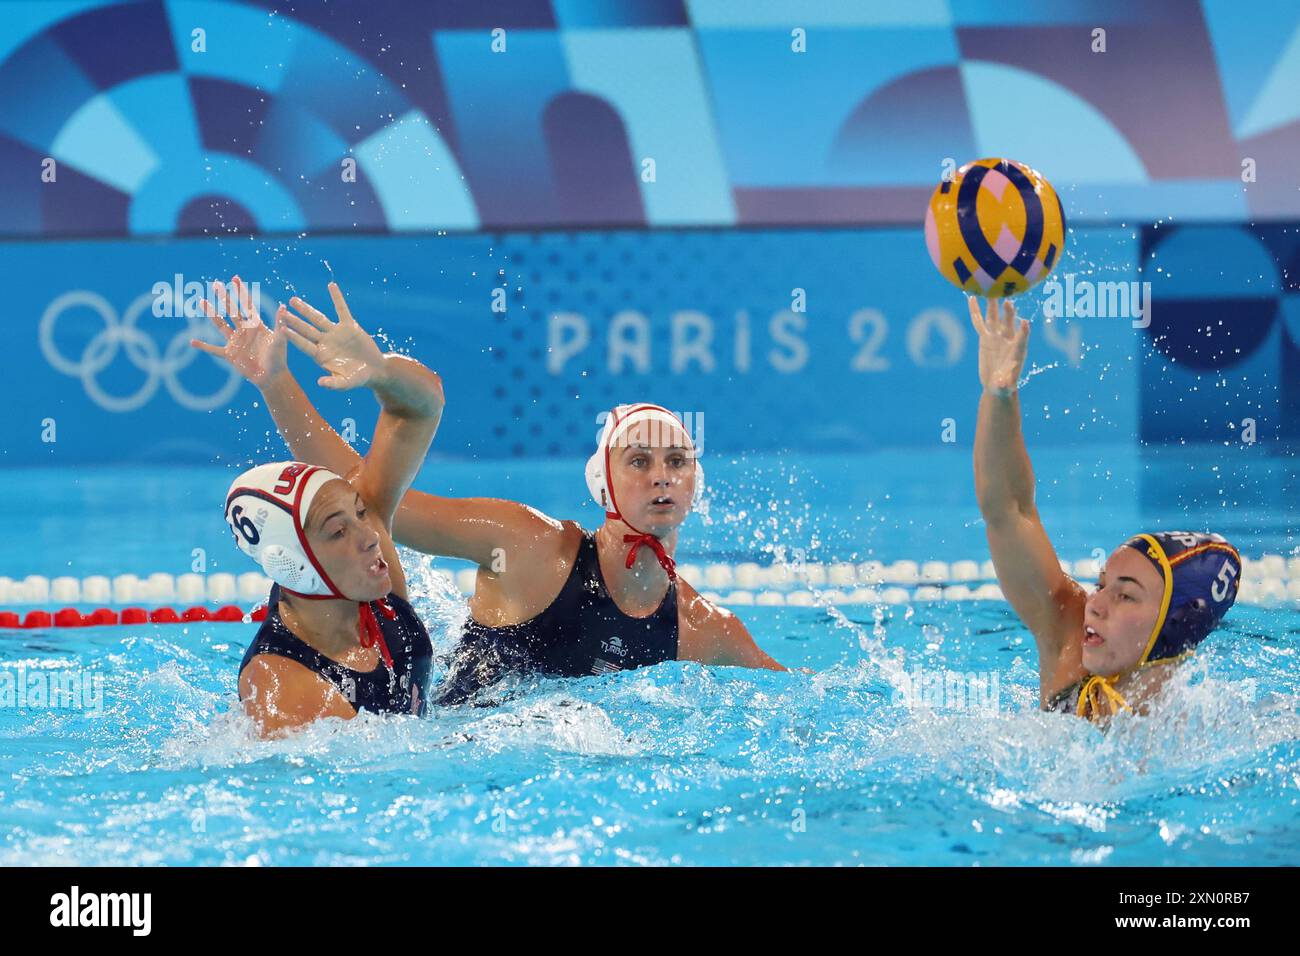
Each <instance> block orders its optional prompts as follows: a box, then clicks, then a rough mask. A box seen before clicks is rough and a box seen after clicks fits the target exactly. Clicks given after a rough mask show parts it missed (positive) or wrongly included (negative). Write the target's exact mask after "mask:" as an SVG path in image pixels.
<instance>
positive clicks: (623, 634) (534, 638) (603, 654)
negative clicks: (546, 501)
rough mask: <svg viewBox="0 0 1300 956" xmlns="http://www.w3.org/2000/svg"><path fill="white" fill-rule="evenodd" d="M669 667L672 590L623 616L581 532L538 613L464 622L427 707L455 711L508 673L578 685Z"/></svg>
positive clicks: (591, 540) (673, 647)
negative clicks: (568, 564)
mask: <svg viewBox="0 0 1300 956" xmlns="http://www.w3.org/2000/svg"><path fill="white" fill-rule="evenodd" d="M676 659H677V585H676V583H675V582H672V581H670V582H669V584H668V593H667V594H665V595H664V599H663V601H661V602H660V604H659V607H658V608H656V609H655V611H654V613H653V614H650V615H648V616H646V617H631V616H629V615H627V614H624V613H623V612H622V611H621V610H619V608H618V605H617V604H615V603H614V599H613V598H611V597H610V596H609V591H608V590H607V589H606V588H605V579H604V576H603V575H602V574H601V573H600V558H599V557H598V555H597V553H596V539H595V536H594V535H593V534H592V533H590V532H583V535H582V542H581V544H579V546H578V554H577V556H576V557H575V558H574V561H573V569H572V570H571V571H570V572H569V577H568V579H567V580H565V582H564V587H563V588H562V589H561V590H560V593H559V594H558V595H557V596H556V598H555V600H554V601H552V602H551V603H550V605H549V606H548V607H547V608H546V610H544V611H542V612H541V613H540V614H538V615H537V616H536V617H533V618H530V619H529V620H527V621H524V622H523V623H521V624H511V625H507V626H505V627H488V626H487V625H485V624H480V623H479V622H478V621H475V620H474V619H473V618H470V619H469V620H468V621H466V622H465V630H464V632H463V633H462V635H461V640H460V644H458V645H457V646H456V650H455V651H454V652H453V653H452V657H451V661H450V665H449V668H448V672H447V676H446V678H445V679H444V680H443V682H442V684H441V685H440V686H439V688H438V689H437V690H436V691H435V692H434V693H435V703H439V704H459V703H463V702H464V701H465V700H467V699H468V698H469V697H471V696H472V695H473V694H474V693H476V692H477V691H478V690H480V689H481V688H483V687H486V686H488V685H489V684H492V683H494V682H495V681H497V680H498V679H499V678H501V677H502V676H504V675H505V674H507V673H510V672H516V673H519V672H523V673H529V672H531V673H540V674H546V675H549V676H554V677H585V676H589V675H591V674H607V673H610V672H612V671H618V670H628V669H631V668H633V667H646V666H648V665H650V664H658V663H660V662H662V661H673V660H676Z"/></svg>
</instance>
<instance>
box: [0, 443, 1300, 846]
mask: <svg viewBox="0 0 1300 956" xmlns="http://www.w3.org/2000/svg"><path fill="white" fill-rule="evenodd" d="M708 464H709V478H710V483H711V487H712V489H713V490H712V492H711V501H710V511H709V516H708V519H707V521H705V520H701V519H700V518H692V519H691V522H690V523H689V524H688V525H687V527H686V529H685V530H684V532H683V542H682V547H681V549H680V551H679V559H680V560H682V561H686V562H693V563H705V562H708V561H714V560H718V561H741V560H760V561H765V560H767V559H769V557H770V555H768V556H766V557H765V552H764V549H765V548H770V547H771V546H773V545H779V546H784V547H786V548H804V549H805V550H806V553H807V559H808V560H810V561H829V560H832V559H849V558H853V559H856V560H867V559H869V558H874V559H879V560H884V561H892V560H898V559H904V558H906V559H912V560H917V561H923V560H928V559H941V560H956V559H960V558H976V559H982V558H984V557H986V556H987V549H986V547H985V545H984V542H983V532H982V528H981V527H980V525H979V523H978V520H977V517H978V516H977V513H976V511H975V506H974V499H973V494H972V492H971V490H970V462H969V452H968V451H963V450H959V449H952V450H951V451H948V450H945V451H943V452H938V451H936V452H915V451H909V452H906V453H904V452H882V453H880V454H877V455H871V456H862V457H837V458H813V457H801V456H784V457H782V458H779V459H778V458H773V457H748V458H735V459H734V460H733V459H732V458H729V457H725V456H721V455H719V456H716V457H715V458H714V459H713V460H711V461H710V462H709V463H708ZM1035 464H1036V466H1037V469H1038V475H1039V483H1040V507H1041V510H1042V512H1043V515H1044V520H1045V522H1046V524H1047V526H1048V529H1049V532H1051V533H1052V534H1053V537H1054V540H1055V541H1056V542H1057V545H1058V550H1059V551H1060V553H1061V554H1062V556H1063V557H1068V558H1080V557H1087V556H1089V554H1090V553H1091V551H1092V549H1093V548H1094V547H1102V548H1106V549H1109V548H1110V547H1113V545H1114V544H1116V543H1117V542H1118V541H1119V540H1121V539H1122V538H1123V536H1125V535H1126V534H1128V533H1130V532H1132V531H1133V530H1135V529H1136V528H1137V527H1138V526H1139V525H1151V526H1156V525H1158V526H1162V527H1170V526H1173V525H1180V526H1196V527H1205V526H1212V527H1214V528H1216V529H1221V530H1223V531H1224V533H1226V534H1228V535H1229V537H1230V538H1232V539H1233V540H1234V542H1235V543H1236V544H1238V546H1239V547H1241V549H1242V551H1243V552H1244V553H1245V554H1247V555H1257V554H1260V553H1263V552H1270V553H1282V554H1293V553H1295V549H1296V545H1297V540H1296V528H1297V514H1296V508H1297V505H1296V502H1297V501H1300V495H1296V494H1295V493H1294V492H1295V490H1296V487H1297V485H1296V470H1297V469H1296V467H1295V464H1294V460H1293V459H1292V458H1289V457H1285V456H1272V457H1270V456H1267V455H1263V454H1259V455H1249V454H1244V453H1243V451H1242V450H1240V449H1217V450H1208V451H1207V450H1197V451H1192V450H1181V451H1163V452H1160V453H1155V452H1145V453H1144V452H1138V451H1133V450H1130V449H1087V450H1078V449H1076V450H1073V451H1064V450H1061V451H1047V450H1044V451H1041V452H1039V453H1037V454H1036V455H1035ZM236 467H238V465H237V464H232V466H231V467H230V468H229V469H222V468H216V467H214V468H210V469H168V470H167V471H165V472H160V471H157V470H150V471H146V470H143V469H102V470H93V471H84V472H80V473H77V472H70V471H63V470H57V469H43V470H11V471H5V472H0V488H2V489H3V490H4V492H5V494H4V495H2V496H0V502H2V503H0V520H3V521H4V526H5V527H6V528H7V529H10V531H9V533H7V534H6V537H5V539H4V543H3V546H2V547H0V575H7V576H11V577H13V576H22V575H25V574H28V573H41V574H46V575H49V576H54V575H58V574H72V575H76V576H85V575H90V574H110V575H111V574H116V573H123V572H133V573H140V574H143V573H149V572H154V571H168V572H170V573H174V574H181V573H186V572H188V571H190V570H191V567H192V562H193V561H194V560H195V559H196V558H195V550H194V549H196V548H197V549H202V557H203V558H204V559H205V560H206V562H207V564H206V568H207V570H208V571H232V572H235V573H239V572H242V571H245V570H248V569H249V567H250V566H249V565H247V564H245V563H244V562H245V561H246V559H244V558H243V557H242V555H239V554H238V553H237V552H235V550H234V548H233V547H232V546H231V545H230V543H229V541H228V540H227V534H228V533H227V532H226V530H225V528H224V526H223V525H222V523H221V518H220V503H221V499H222V495H223V494H224V492H225V488H226V486H227V483H228V481H229V479H230V477H231V476H232V475H233V473H234V469H235V468H236ZM417 486H418V487H421V488H423V489H426V490H430V491H439V492H444V493H448V494H453V495H460V494H493V495H506V496H510V497H515V498H518V499H520V500H524V501H527V502H529V503H531V504H534V505H536V506H538V507H541V508H543V509H544V510H548V511H550V512H551V513H552V514H556V515H558V516H561V517H576V518H583V519H586V521H587V522H588V523H591V522H594V520H595V519H596V517H597V512H596V509H595V506H594V505H592V504H591V503H590V502H589V501H586V500H585V489H584V488H583V486H582V480H581V463H580V462H578V461H570V460H564V461H532V462H504V463H465V462H459V463H458V462H450V461H439V460H436V459H435V460H431V461H430V462H429V463H427V465H426V467H425V469H424V471H423V473H422V475H421V477H420V479H419V480H418V481H417ZM408 556H409V561H408V564H407V566H408V574H409V575H410V577H411V582H412V587H411V591H412V601H413V603H414V604H415V605H416V607H417V608H418V609H419V610H420V611H421V612H422V614H423V615H424V616H425V619H426V622H427V623H428V625H429V629H430V632H431V633H432V634H433V635H434V640H435V644H436V645H437V647H438V648H439V649H440V650H447V649H449V648H450V647H451V646H452V644H453V643H454V641H455V635H456V630H457V626H458V623H459V621H460V620H461V619H462V618H463V615H464V613H465V607H464V600H463V598H462V597H461V596H460V595H459V594H458V593H457V592H455V591H454V590H453V589H451V588H450V587H449V586H448V584H447V582H446V580H445V579H444V578H441V577H438V576H435V575H433V574H431V573H430V572H429V569H430V568H431V567H454V566H456V565H453V564H449V563H445V562H441V561H439V562H430V561H428V560H427V559H424V558H422V557H419V556H415V555H410V554H409V553H408ZM736 610H737V612H738V613H739V614H740V615H741V616H742V617H743V618H744V620H745V621H746V623H747V624H748V625H749V627H750V630H751V631H752V632H753V633H754V635H755V637H756V638H757V639H758V641H759V643H760V644H761V645H762V646H763V647H764V649H765V650H767V651H768V652H769V653H771V654H772V655H774V656H775V657H776V658H777V659H778V660H780V661H782V662H783V663H785V664H787V665H790V666H807V667H810V668H812V669H814V671H815V673H814V674H811V675H809V674H803V673H771V672H762V671H745V670H739V669H733V668H713V669H710V668H704V667H700V666H698V665H694V664H682V663H669V664H663V665H659V666H657V667H653V668H646V669H643V670H638V671H632V672H627V673H619V674H613V675H608V676H604V677H594V678H587V679H582V680H539V679H526V680H519V681H515V682H513V683H511V684H510V685H509V686H507V687H505V688H503V689H502V690H501V692H500V693H498V694H496V695H495V696H496V697H499V698H500V699H501V703H500V704H499V705H498V706H495V707H460V708H449V709H443V710H436V711H434V712H433V713H432V714H431V715H430V716H429V717H427V718H425V719H418V718H412V717H375V716H372V715H362V716H361V717H359V718H358V719H356V720H354V721H351V722H347V723H340V722H327V723H324V724H320V725H317V726H315V727H313V728H310V729H308V730H307V731H305V732H303V733H302V734H299V735H297V736H296V737H294V738H292V739H289V740H283V741H273V742H262V741H256V740H254V739H252V738H251V737H250V736H249V734H248V727H247V724H246V722H245V720H244V718H243V717H242V716H241V715H239V714H238V713H237V712H236V711H235V710H234V709H233V708H232V705H233V702H234V696H235V678H236V674H235V668H236V667H237V665H238V662H239V660H240V658H241V656H242V654H243V650H244V648H245V646H246V644H247V642H248V640H249V639H251V637H252V634H253V630H254V628H253V626H248V625H239V624H191V625H184V626H181V625H142V626H133V627H121V626H120V627H108V628H97V629H78V630H46V631H0V662H3V664H4V665H6V667H8V668H10V669H16V668H18V667H22V668H24V669H26V670H27V671H28V672H31V671H37V670H42V669H43V670H45V671H46V672H52V671H64V670H77V671H79V672H81V673H93V674H98V675H102V678H103V689H104V697H103V707H102V713H100V714H99V715H98V716H91V715H88V714H86V713H83V712H78V711H68V710H64V711H58V710H52V709H32V708H27V709H17V708H0V834H3V839H2V840H0V864H52V863H75V864H133V863H139V864H161V863H167V864H241V865H242V864H253V865H257V864H261V865H274V864H326V863H342V864H352V863H370V864H398V863H402V864H482V863H488V864H490V863H505V864H524V863H545V864H620V863H623V864H668V863H684V864H727V863H737V864H860V863H865V864H926V865H930V864H935V865H960V866H969V865H977V864H978V865H998V864H1009V865H1017V864H1067V865H1068V864H1074V865H1089V866H1091V865H1126V864H1156V865H1159V864H1245V865H1253V864H1283V863H1289V864H1294V863H1296V862H1298V861H1300V804H1298V803H1297V799H1298V797H1300V715H1297V712H1296V705H1297V701H1298V700H1300V696H1298V695H1297V691H1298V690H1300V688H1298V687H1297V683H1298V681H1300V677H1298V669H1297V666H1296V654H1297V644H1298V643H1300V611H1297V610H1296V608H1295V607H1294V606H1293V605H1291V606H1284V607H1272V608H1263V607H1248V606H1238V607H1237V608H1235V609H1234V610H1233V611H1232V612H1231V613H1230V615H1229V617H1228V619H1227V622H1226V626H1225V628H1224V629H1223V630H1222V631H1221V632H1218V633H1216V634H1215V635H1214V636H1213V637H1212V638H1211V639H1210V640H1209V641H1208V642H1207V644H1206V645H1205V649H1204V651H1203V653H1202V654H1201V655H1199V658H1198V660H1197V662H1196V664H1195V665H1194V666H1193V667H1190V668H1188V669H1187V673H1186V675H1185V679H1184V680H1182V681H1180V682H1178V683H1177V684H1176V686H1175V687H1174V688H1173V689H1172V690H1171V691H1170V693H1169V695H1168V699H1167V700H1166V702H1165V706H1164V707H1163V708H1162V710H1161V712H1160V714H1158V715H1157V716H1155V717H1152V718H1147V719H1143V720H1130V719H1128V718H1124V717H1121V718H1120V719H1118V720H1117V721H1116V724H1115V726H1114V727H1113V728H1112V730H1111V731H1110V732H1109V733H1106V734H1102V733H1100V732H1099V731H1097V730H1095V729H1094V728H1093V727H1091V726H1090V725H1089V724H1087V723H1085V722H1084V721H1080V720H1076V719H1070V718H1065V717H1061V716H1054V715H1045V714H1040V713H1038V712H1037V711H1036V709H1035V704H1036V686H1037V676H1036V668H1035V654H1034V649H1033V644H1032V639H1031V638H1030V637H1029V635H1028V634H1027V632H1026V631H1025V630H1024V628H1023V627H1021V626H1020V625H1019V623H1018V622H1017V621H1016V620H1015V618H1014V617H1013V616H1012V615H1011V613H1010V611H1009V609H1008V608H1007V606H1006V605H1005V604H1003V603H1001V602H933V603H930V602H919V603H916V604H915V605H913V606H907V605H896V606H881V607H878V608H877V607H872V606H865V605H864V606H850V607H843V608H838V609H837V608H834V607H829V606H816V607H761V606H751V607H739V608H737V609H736ZM949 671H950V672H953V673H958V674H961V675H964V676H973V677H974V678H976V679H978V680H982V681H984V682H985V683H984V685H983V686H984V687H986V688H987V687H989V686H990V683H989V682H990V681H993V680H996V685H995V686H993V690H994V691H995V693H994V696H993V698H992V699H993V700H994V701H995V702H996V705H997V706H996V710H995V711H978V712H972V711H969V710H967V711H956V710H952V709H933V708H927V707H925V706H919V705H909V703H908V702H907V700H906V699H905V698H904V696H903V695H902V694H901V693H900V690H899V687H900V680H901V679H902V678H901V677H900V675H917V674H918V673H919V674H925V675H931V676H932V675H935V674H940V675H942V674H944V672H949Z"/></svg>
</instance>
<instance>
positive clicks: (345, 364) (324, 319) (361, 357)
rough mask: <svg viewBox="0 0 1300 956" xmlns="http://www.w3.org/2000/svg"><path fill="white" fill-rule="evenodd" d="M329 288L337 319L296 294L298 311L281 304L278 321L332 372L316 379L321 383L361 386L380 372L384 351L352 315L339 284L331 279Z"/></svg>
mask: <svg viewBox="0 0 1300 956" xmlns="http://www.w3.org/2000/svg"><path fill="white" fill-rule="evenodd" d="M329 291H330V298H331V299H333V300H334V312H335V314H336V315H337V316H338V321H337V322H333V321H331V320H330V318H329V316H327V315H325V314H324V313H322V312H319V311H317V310H316V309H314V308H312V307H311V306H310V305H309V304H307V303H306V302H304V301H303V300H302V299H300V298H299V297H298V296H294V297H292V298H291V299H290V300H289V304H290V305H291V306H293V308H294V310H295V311H293V312H291V311H290V310H289V309H286V308H285V307H284V306H281V307H280V311H279V312H277V313H276V325H277V327H279V326H281V325H283V326H284V327H285V329H286V331H287V333H288V336H289V341H291V342H293V344H294V345H295V346H297V347H298V348H299V349H301V350H302V351H303V352H305V353H307V354H308V355H309V356H311V359H312V361H313V362H315V363H316V364H317V365H319V366H320V367H321V368H323V369H324V370H325V371H327V372H329V373H330V374H328V375H322V376H321V377H320V378H319V379H317V383H318V384H319V385H322V386H323V387H325V388H332V389H337V390H340V391H343V390H346V389H350V388H358V387H360V386H362V385H365V384H367V383H368V382H370V381H371V380H372V379H374V378H375V377H376V376H377V375H378V374H379V373H380V372H381V370H382V368H383V364H384V354H383V353H382V352H381V351H379V346H378V345H376V344H375V340H374V339H373V338H371V337H370V335H369V334H368V333H367V332H366V330H365V329H363V328H362V327H361V326H360V325H358V324H357V320H356V319H354V318H352V313H351V311H349V310H348V304H347V302H345V301H344V300H343V293H342V292H341V291H340V290H339V287H338V285H337V284H336V283H333V282H331V283H330V284H329ZM297 313H301V314H297ZM304 317H305V318H304Z"/></svg>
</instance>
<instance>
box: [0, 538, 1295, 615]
mask: <svg viewBox="0 0 1300 956" xmlns="http://www.w3.org/2000/svg"><path fill="white" fill-rule="evenodd" d="M1061 568H1062V569H1063V570H1064V571H1065V572H1066V573H1067V574H1070V575H1073V576H1074V577H1075V578H1076V579H1078V580H1080V581H1095V580H1096V579H1097V575H1098V572H1099V571H1100V566H1099V565H1098V563H1097V562H1096V561H1095V560H1093V559H1092V558H1085V559H1083V560H1080V561H1073V562H1071V561H1062V562H1061ZM677 571H678V573H679V574H680V575H681V576H682V577H683V578H685V579H686V580H687V581H690V582H691V584H693V585H694V586H695V587H696V588H697V589H699V591H700V593H701V594H703V595H704V596H705V597H706V598H708V599H709V600H712V601H716V602H718V603H720V604H723V605H727V606H731V605H793V606H811V605H824V604H828V603H829V604H837V605H838V604H846V605H847V604H911V603H916V602H926V601H1000V600H1002V599H1003V596H1002V589H1001V588H999V587H998V585H997V583H996V581H997V575H996V574H995V573H994V570H993V562H992V561H987V560H985V561H951V562H949V561H924V562H916V561H895V562H892V563H890V564H885V563H884V562H881V561H863V562H859V563H850V562H837V563H831V564H820V563H785V564H773V565H760V564H756V563H753V562H741V563H738V564H722V563H719V564H706V565H694V564H686V563H683V564H679V565H678V566H677ZM434 573H436V574H439V575H443V576H445V577H446V578H447V579H448V580H449V581H450V582H452V583H453V584H454V585H455V586H456V587H458V588H459V589H460V590H461V591H462V592H463V593H465V594H469V593H472V592H473V590H474V581H475V575H476V571H475V569H473V568H464V569H461V570H458V571H455V572H454V573H453V572H448V571H435V572H434ZM270 590H271V579H270V578H268V577H266V576H265V575H263V574H258V573H256V572H251V571H250V572H248V573H246V574H240V575H238V576H236V575H233V574H225V573H221V574H206V575H205V574H182V575H171V574H167V573H165V572H159V573H157V574H150V575H147V576H145V577H140V576H138V575H134V574H119V575H117V576H116V577H114V578H111V579H110V578H108V577H104V576H92V577H86V578H74V577H57V578H47V577H43V576H42V575H38V574H31V575H28V576H27V577H25V578H22V579H20V580H15V579H13V578H6V577H0V608H5V607H11V606H14V605H29V606H30V605H46V606H48V605H51V604H55V605H63V607H61V608H60V609H59V610H57V611H53V612H51V611H48V610H43V609H36V610H29V611H26V612H25V613H22V614H20V613H18V612H16V611H4V610H0V627H78V626H95V625H100V624H144V623H153V624H163V623H185V622H189V621H232V622H234V621H242V622H250V621H261V620H262V619H263V618H265V616H266V607H265V604H266V598H267V595H268V594H269V593H270ZM234 601H242V602H244V603H245V604H247V605H251V606H252V610H250V611H248V612H245V611H244V610H243V609H242V608H241V607H240V606H238V605H236V604H234V603H233V602H234ZM173 602H180V603H182V604H188V605H190V607H188V608H186V609H184V610H177V609H175V608H174V607H172V606H170V605H171V604H172V603H173ZM1237 602H1238V603H1240V604H1254V605H1263V606H1278V605H1286V606H1300V557H1296V556H1285V555H1280V554H1267V555H1264V556H1263V557H1260V558H1254V559H1251V558H1243V559H1242V581H1241V591H1240V593H1239V594H1238V597H1237ZM73 604H99V605H108V604H115V605H131V606H127V607H123V608H122V609H121V610H120V611H114V610H112V609H111V608H109V607H98V608H96V609H95V610H93V611H80V610H78V609H77V608H75V607H71V606H70V605H73ZM210 604H219V605H221V606H219V607H216V608H209V607H207V606H205V605H210ZM134 605H161V606H156V607H152V608H151V609H148V610H146V609H145V608H144V607H139V606H134Z"/></svg>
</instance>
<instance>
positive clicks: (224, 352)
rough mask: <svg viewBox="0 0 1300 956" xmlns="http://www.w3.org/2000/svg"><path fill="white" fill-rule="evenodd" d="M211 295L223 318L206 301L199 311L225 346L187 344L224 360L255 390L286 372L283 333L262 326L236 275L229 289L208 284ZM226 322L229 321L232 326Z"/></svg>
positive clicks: (245, 288)
mask: <svg viewBox="0 0 1300 956" xmlns="http://www.w3.org/2000/svg"><path fill="white" fill-rule="evenodd" d="M212 292H213V295H214V296H215V297H217V298H218V299H220V301H221V304H222V307H223V308H224V309H225V315H224V316H223V315H221V314H220V313H218V311H217V309H216V307H215V306H213V304H212V303H211V302H209V301H208V300H207V299H204V300H203V311H204V314H206V315H207V317H208V320H209V321H210V322H211V323H212V325H213V326H214V327H215V328H216V330H217V331H218V332H219V333H220V334H221V337H222V338H223V339H225V341H226V344H225V345H213V344H212V343H211V342H204V341H203V340H202V339H190V345H191V346H193V347H194V348H196V349H200V350H201V351H204V352H207V353H208V354H209V355H215V356H217V357H218V358H223V359H225V360H226V361H227V362H229V363H230V364H231V365H233V366H234V367H235V368H236V369H237V370H238V371H239V373H240V374H241V375H243V376H244V378H246V379H248V380H249V381H250V382H252V383H253V384H254V385H256V386H258V387H259V388H260V387H261V386H263V385H265V384H266V383H267V382H269V381H270V380H271V379H273V378H274V377H275V376H276V375H277V374H279V373H280V372H283V371H284V370H285V369H287V368H288V367H289V361H288V354H287V352H288V348H287V342H288V340H287V339H286V337H285V330H284V329H283V328H282V327H280V326H278V325H277V327H276V329H275V331H272V330H270V329H268V328H267V327H266V324H265V323H264V322H263V321H262V317H261V315H259V314H258V311H257V308H256V306H255V304H254V303H253V301H252V300H251V299H250V298H249V295H248V287H247V286H246V285H244V283H243V282H242V281H240V278H239V276H235V277H234V278H233V279H231V280H230V285H229V287H227V286H223V285H222V284H221V283H220V282H214V283H212ZM231 293H233V296H232V295H231ZM229 320H233V323H234V324H233V325H232V324H231V321H229Z"/></svg>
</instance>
